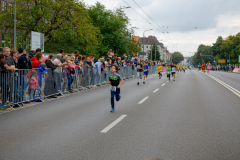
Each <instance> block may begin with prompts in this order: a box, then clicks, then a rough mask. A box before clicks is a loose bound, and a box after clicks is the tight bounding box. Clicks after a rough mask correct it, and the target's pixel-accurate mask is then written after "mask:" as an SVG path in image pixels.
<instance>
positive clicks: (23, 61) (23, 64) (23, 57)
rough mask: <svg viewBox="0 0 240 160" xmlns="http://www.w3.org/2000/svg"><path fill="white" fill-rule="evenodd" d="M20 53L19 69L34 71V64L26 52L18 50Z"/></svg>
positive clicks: (21, 49)
mask: <svg viewBox="0 0 240 160" xmlns="http://www.w3.org/2000/svg"><path fill="white" fill-rule="evenodd" d="M18 53H19V55H20V57H19V59H18V64H17V68H18V69H32V63H31V60H30V57H28V55H27V54H26V51H25V50H23V48H19V49H18Z"/></svg>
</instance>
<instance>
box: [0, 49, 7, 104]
mask: <svg viewBox="0 0 240 160" xmlns="http://www.w3.org/2000/svg"><path fill="white" fill-rule="evenodd" d="M4 61H5V56H4V55H3V54H2V53H0V91H1V93H2V104H1V108H3V109H6V107H4V105H6V103H7V97H8V87H7V81H8V79H7V72H8V70H7V68H6V65H4Z"/></svg>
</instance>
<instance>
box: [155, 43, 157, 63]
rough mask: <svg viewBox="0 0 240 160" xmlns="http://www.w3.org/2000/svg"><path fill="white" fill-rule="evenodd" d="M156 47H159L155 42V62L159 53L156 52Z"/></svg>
mask: <svg viewBox="0 0 240 160" xmlns="http://www.w3.org/2000/svg"><path fill="white" fill-rule="evenodd" d="M156 46H157V45H156V42H155V61H156V60H157V56H156V55H157V51H156V50H157V49H156Z"/></svg>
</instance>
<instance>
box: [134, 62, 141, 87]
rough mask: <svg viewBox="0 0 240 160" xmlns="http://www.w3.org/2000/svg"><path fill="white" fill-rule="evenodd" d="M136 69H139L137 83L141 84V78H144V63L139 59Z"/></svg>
mask: <svg viewBox="0 0 240 160" xmlns="http://www.w3.org/2000/svg"><path fill="white" fill-rule="evenodd" d="M135 70H137V85H139V78H140V79H142V75H143V73H142V72H143V64H142V63H141V60H140V59H138V63H137V65H136V68H135Z"/></svg>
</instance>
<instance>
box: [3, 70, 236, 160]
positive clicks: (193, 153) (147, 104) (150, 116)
mask: <svg viewBox="0 0 240 160" xmlns="http://www.w3.org/2000/svg"><path fill="white" fill-rule="evenodd" d="M163 75H164V77H163V78H162V79H160V80H159V79H158V77H157V76H158V75H157V74H151V75H150V76H149V77H148V79H147V81H146V84H145V85H144V84H142V82H141V83H140V85H139V86H137V84H136V83H137V82H136V81H137V80H136V79H130V80H126V81H125V82H124V84H123V86H122V87H121V100H120V101H119V102H117V103H116V111H115V112H114V113H110V112H109V111H110V91H109V87H108V86H106V87H100V88H97V89H93V90H89V91H87V92H84V93H80V94H75V95H72V96H69V97H64V98H61V99H58V100H55V101H50V102H46V103H41V104H39V105H36V106H32V107H28V108H24V109H20V110H17V111H13V112H9V113H5V114H2V115H0V147H1V149H0V160H32V159H34V160H50V159H51V160H76V159H79V160H144V159H146V158H154V157H155V158H156V157H158V158H163V159H166V160H238V159H240V125H239V124H240V97H239V96H237V95H236V94H234V93H233V92H232V91H231V90H229V89H228V88H226V87H224V86H223V85H221V84H220V83H218V82H217V81H216V80H214V79H212V78H211V77H209V76H208V75H206V74H203V73H201V72H198V71H197V70H192V71H189V70H188V71H186V73H180V74H178V75H177V77H176V81H174V82H173V81H172V80H171V81H170V82H167V79H166V74H165V73H164V74H163ZM210 75H212V76H215V77H218V79H221V78H222V79H221V81H224V82H225V83H227V84H228V83H229V85H231V86H232V87H235V89H237V90H238V91H239V90H240V88H239V84H240V83H239V82H240V79H239V78H237V77H236V78H234V76H231V75H232V74H231V75H230V74H226V75H225V74H222V73H220V72H219V73H218V72H214V73H213V72H210ZM154 91H155V92H154ZM116 120H118V121H116ZM114 122H115V123H114ZM112 123H114V124H112ZM110 124H112V125H110ZM109 125H110V126H109Z"/></svg>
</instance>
